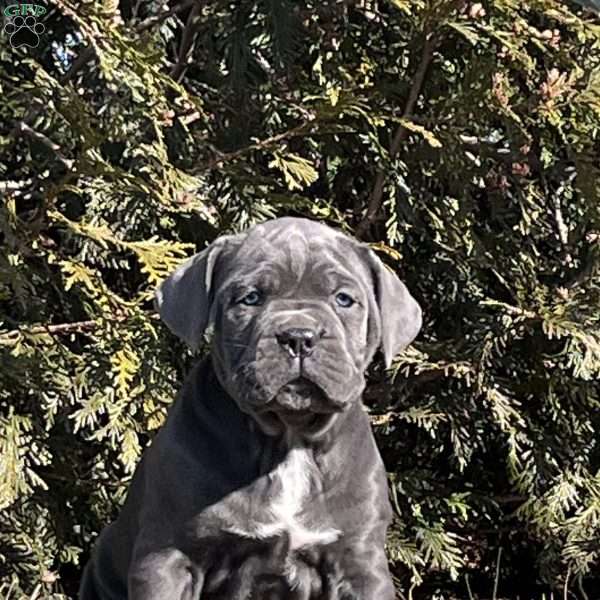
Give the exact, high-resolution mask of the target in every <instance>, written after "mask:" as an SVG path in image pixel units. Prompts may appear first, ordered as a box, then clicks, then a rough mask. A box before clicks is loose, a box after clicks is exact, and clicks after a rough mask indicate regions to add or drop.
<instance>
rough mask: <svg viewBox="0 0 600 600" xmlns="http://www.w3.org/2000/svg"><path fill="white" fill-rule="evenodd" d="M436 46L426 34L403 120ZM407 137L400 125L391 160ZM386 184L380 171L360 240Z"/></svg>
mask: <svg viewBox="0 0 600 600" xmlns="http://www.w3.org/2000/svg"><path fill="white" fill-rule="evenodd" d="M435 46H436V44H435V41H434V38H433V34H426V35H425V42H424V44H423V50H422V53H421V61H420V62H419V66H418V67H417V70H416V71H415V74H414V77H413V80H412V84H411V86H410V91H409V93H408V98H407V99H406V104H405V106H404V112H403V113H402V118H403V119H407V120H408V119H410V118H411V116H412V113H413V111H414V108H415V104H416V103H417V100H418V98H419V94H420V93H421V89H422V88H423V82H424V81H425V74H426V73H427V68H428V67H429V64H430V63H431V59H432V57H433V52H434V50H435ZM407 135H408V130H407V129H406V128H405V127H403V126H402V125H399V126H398V128H397V129H396V133H395V134H394V137H393V139H392V143H391V145H390V151H389V155H390V158H394V156H395V155H396V154H397V153H398V150H399V149H400V144H401V143H402V142H403V141H404V139H405V138H406V136H407ZM384 184H385V172H384V171H381V170H380V171H379V172H378V173H377V176H376V177H375V184H374V186H373V191H372V193H371V199H370V201H369V206H368V207H367V212H366V214H365V216H364V218H363V220H362V221H361V222H360V223H359V224H358V227H357V228H356V235H357V237H359V238H360V237H363V236H364V234H365V233H366V232H367V230H368V229H369V227H370V226H371V224H372V223H373V222H374V221H375V218H376V216H377V213H378V212H379V210H380V209H381V203H382V198H383V186H384Z"/></svg>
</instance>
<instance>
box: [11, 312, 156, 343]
mask: <svg viewBox="0 0 600 600" xmlns="http://www.w3.org/2000/svg"><path fill="white" fill-rule="evenodd" d="M147 316H148V318H149V319H158V318H159V317H158V313H155V312H152V313H149V314H148V315H147ZM113 320H114V321H117V322H119V321H126V320H127V317H114V318H113ZM100 326H101V321H100V320H99V319H98V320H90V321H75V322H73V323H58V324H57V325H35V326H34V327H30V328H29V329H13V330H12V331H7V332H5V333H3V334H1V335H0V346H9V345H12V344H14V343H15V341H16V340H17V339H18V338H19V336H20V335H22V334H27V335H39V334H41V333H46V334H49V335H68V334H70V333H85V332H89V331H95V330H96V329H98V328H99V327H100Z"/></svg>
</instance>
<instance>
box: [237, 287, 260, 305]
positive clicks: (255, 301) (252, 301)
mask: <svg viewBox="0 0 600 600" xmlns="http://www.w3.org/2000/svg"><path fill="white" fill-rule="evenodd" d="M261 302H262V295H261V293H260V292H257V291H256V290H253V291H251V292H248V293H247V294H246V295H245V296H244V297H243V298H241V299H240V301H239V303H240V304H245V305H246V306H257V305H259V304H260V303H261Z"/></svg>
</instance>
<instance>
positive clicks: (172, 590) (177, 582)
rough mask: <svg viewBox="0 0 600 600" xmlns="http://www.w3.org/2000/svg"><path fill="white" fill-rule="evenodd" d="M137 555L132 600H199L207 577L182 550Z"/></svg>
mask: <svg viewBox="0 0 600 600" xmlns="http://www.w3.org/2000/svg"><path fill="white" fill-rule="evenodd" d="M136 554H137V556H136V557H135V558H134V560H133V562H132V564H131V567H130V569H129V575H128V582H127V589H128V600H198V598H199V597H200V592H201V591H202V587H203V583H204V576H203V574H202V573H201V571H200V570H199V569H198V568H197V567H195V566H194V565H193V564H192V562H191V561H190V559H189V558H188V557H187V556H186V555H185V554H183V553H182V552H181V551H180V550H178V549H177V548H164V549H161V550H157V551H152V552H149V553H144V555H143V556H140V552H137V553H136Z"/></svg>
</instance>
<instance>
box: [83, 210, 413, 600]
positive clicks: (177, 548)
mask: <svg viewBox="0 0 600 600" xmlns="http://www.w3.org/2000/svg"><path fill="white" fill-rule="evenodd" d="M257 298H258V300H257ZM349 298H350V300H349ZM156 304H157V307H158V310H159V312H160V315H161V317H162V319H163V320H164V321H165V323H166V324H167V325H168V327H169V328H170V329H171V330H172V331H173V333H175V334H176V335H177V336H179V337H180V338H181V339H183V340H184V341H185V342H186V343H188V344H189V345H190V346H191V347H193V348H197V347H198V346H199V344H200V342H201V340H202V335H203V333H204V330H205V329H206V328H207V326H208V325H209V324H213V325H214V336H213V339H212V341H211V354H210V356H209V357H207V358H206V359H205V360H203V361H201V362H200V363H199V364H198V365H197V366H196V367H195V368H194V370H193V371H192V373H191V374H190V375H189V376H188V378H187V379H186V382H185V384H184V386H183V389H182V391H181V393H180V394H179V396H178V398H177V401H176V402H175V404H174V405H173V407H172V409H171V411H170V413H169V417H168V419H167V422H166V423H165V425H164V426H163V428H162V429H161V431H160V432H159V433H158V434H157V436H156V438H155V439H154V441H153V444H152V446H151V447H150V448H149V449H148V450H147V451H146V452H145V453H144V456H143V458H142V461H141V462H140V465H139V466H138V468H137V470H136V473H135V475H134V479H133V482H132V484H131V488H130V490H129V494H128V497H127V500H126V503H125V505H124V507H123V510H122V512H121V514H120V515H119V518H118V519H117V520H116V521H115V522H114V523H113V524H111V525H109V526H108V527H107V528H106V529H105V530H104V531H103V532H102V534H101V536H100V538H99V540H98V542H97V543H96V546H95V550H94V553H93V556H92V559H91V560H90V562H89V563H88V565H87V567H86V570H85V574H84V578H83V580H82V585H81V591H80V598H81V600H125V599H126V598H129V599H130V600H134V599H135V600H199V598H202V600H205V599H207V600H247V598H248V597H249V595H252V594H254V595H253V596H252V597H256V596H255V594H256V593H260V594H266V593H267V592H266V591H261V590H267V589H268V590H270V591H269V592H268V593H269V594H270V595H269V596H268V597H269V598H279V599H281V600H284V599H287V598H289V599H297V600H309V599H315V600H317V599H319V600H335V599H336V598H340V599H344V600H346V599H351V598H360V599H361V600H392V599H393V598H394V589H393V585H392V580H391V577H390V574H389V572H388V568H387V560H386V557H385V552H384V542H385V532H386V528H387V526H388V523H389V521H390V519H391V514H392V512H391V507H390V503H389V499H388V494H387V481H386V473H385V469H384V466H383V463H382V461H381V457H380V455H379V452H378V450H377V448H376V446H375V441H374V438H373V435H372V433H371V430H370V425H369V421H368V417H367V414H366V412H365V411H364V408H363V406H362V403H361V401H360V397H361V394H362V391H363V389H364V385H365V379H364V372H365V369H366V368H367V366H368V364H369V363H370V362H371V361H372V359H373V356H374V354H375V352H376V351H377V349H381V350H382V351H383V354H384V358H385V361H386V364H387V365H388V366H389V364H390V363H391V360H392V358H393V357H394V356H395V355H396V354H397V353H398V352H399V351H401V350H402V349H403V348H405V347H406V346H407V345H408V344H410V342H411V341H412V340H413V339H414V337H415V336H416V335H417V333H418V331H419V329H420V326H421V311H420V308H419V306H418V304H417V303H416V302H415V300H414V299H413V298H412V297H411V296H410V294H409V292H408V291H407V289H406V287H405V286H404V284H403V283H402V282H400V280H399V279H398V278H397V277H396V275H395V274H394V273H393V272H391V271H390V270H389V269H387V268H386V267H385V266H384V265H383V263H382V262H381V261H380V260H379V259H378V258H377V257H376V255H375V254H374V253H373V252H372V251H371V250H370V249H369V248H368V247H367V246H366V245H364V244H360V243H359V242H357V241H356V240H353V239H351V238H349V237H347V236H345V235H343V234H341V233H340V232H337V231H335V230H333V229H331V228H329V227H326V226H324V225H322V224H319V223H316V222H314V221H310V220H307V219H296V218H283V219H276V220H273V221H269V222H267V223H264V224H261V225H259V226H256V227H254V228H252V229H250V230H248V231H247V232H245V233H243V234H240V235H236V236H226V237H222V238H219V239H218V240H216V241H215V242H214V243H213V244H211V245H210V246H209V247H208V248H206V249H205V250H203V251H202V252H200V253H199V254H197V255H196V256H194V257H192V258H191V259H189V260H188V261H186V262H185V263H184V264H183V265H182V266H181V267H179V269H177V270H176V271H175V272H174V273H173V274H172V275H171V276H170V277H168V278H167V279H166V280H165V282H164V283H163V284H162V286H161V287H160V289H159V291H158V292H157V297H156ZM308 557H312V558H308ZM267 572H268V573H267ZM269 577H271V579H269ZM273 577H274V578H275V579H274V580H273V579H272V578H273ZM265 586H266V587H265ZM277 590H279V591H277ZM265 597H267V596H265Z"/></svg>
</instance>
